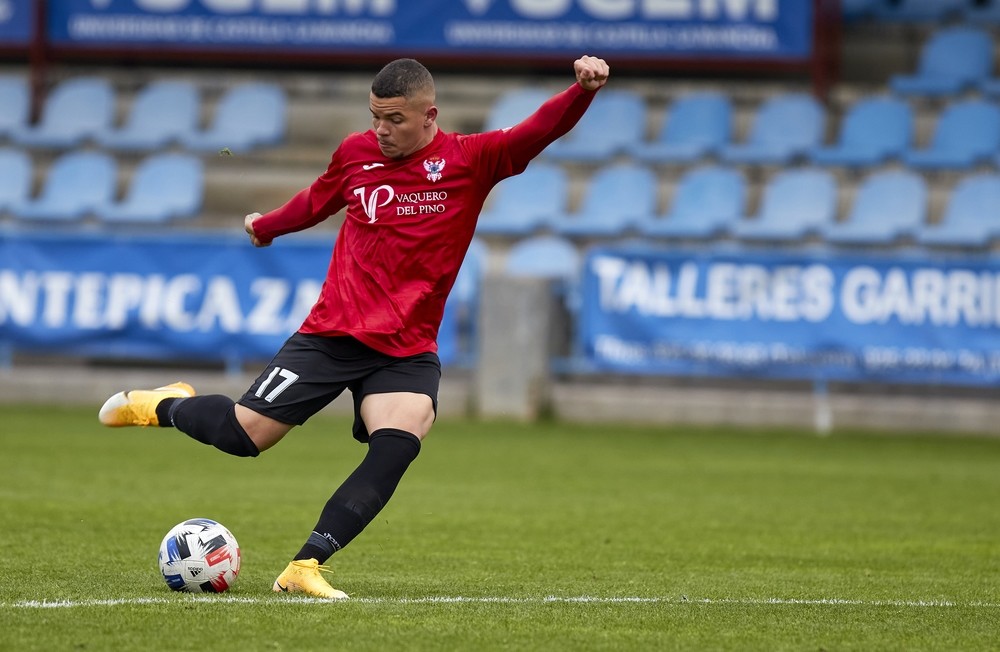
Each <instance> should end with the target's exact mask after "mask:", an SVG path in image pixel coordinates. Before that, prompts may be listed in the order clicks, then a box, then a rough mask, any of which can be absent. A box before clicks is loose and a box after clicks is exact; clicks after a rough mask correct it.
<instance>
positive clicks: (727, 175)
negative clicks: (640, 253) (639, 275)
mask: <svg viewBox="0 0 1000 652" xmlns="http://www.w3.org/2000/svg"><path fill="white" fill-rule="evenodd" d="M746 201H747V183H746V179H745V178H744V176H743V174H742V173H741V172H739V171H738V170H734V169H732V168H725V167H720V166H716V165H709V166H705V167H701V168H693V169H691V170H688V171H687V172H685V173H684V175H683V176H682V177H681V179H680V181H679V182H678V184H677V189H676V191H675V192H674V197H673V201H672V202H671V203H670V208H669V210H668V211H667V212H666V213H664V214H661V215H655V216H652V217H651V218H648V219H646V220H643V221H642V222H641V223H640V224H639V226H638V228H639V232H640V233H641V234H643V235H645V236H649V237H653V238H681V239H709V238H713V237H716V236H719V235H722V234H723V233H724V232H725V231H726V229H727V227H728V225H730V224H732V223H734V222H736V220H738V219H739V218H740V217H741V216H742V215H743V214H744V212H745V210H746Z"/></svg>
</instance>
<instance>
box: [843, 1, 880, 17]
mask: <svg viewBox="0 0 1000 652" xmlns="http://www.w3.org/2000/svg"><path fill="white" fill-rule="evenodd" d="M881 1H882V0H840V15H841V16H842V17H843V19H844V21H846V22H853V21H858V20H864V19H867V18H871V17H872V15H873V14H874V11H875V5H877V4H879V3H880V2H881Z"/></svg>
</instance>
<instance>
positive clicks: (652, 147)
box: [629, 92, 733, 163]
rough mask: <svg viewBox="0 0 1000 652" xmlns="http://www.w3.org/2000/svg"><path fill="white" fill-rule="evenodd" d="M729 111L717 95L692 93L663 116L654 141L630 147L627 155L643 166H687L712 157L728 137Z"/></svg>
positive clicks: (728, 104)
mask: <svg viewBox="0 0 1000 652" xmlns="http://www.w3.org/2000/svg"><path fill="white" fill-rule="evenodd" d="M732 116H733V107H732V103H731V102H730V100H729V98H728V97H727V96H725V95H723V94H721V93H710V92H705V93H692V94H690V95H687V96H684V97H682V98H680V99H678V100H677V101H675V102H674V103H673V104H671V105H670V107H669V109H668V110H667V111H666V112H665V113H664V119H663V121H662V123H661V125H660V130H659V133H658V134H657V137H656V140H654V141H644V142H638V143H634V144H633V145H632V146H631V147H630V148H629V153H630V154H631V155H632V156H633V157H635V158H636V159H638V160H640V161H643V162H645V163H690V162H692V161H696V160H698V159H700V158H702V157H704V156H707V155H709V154H713V153H714V152H715V151H716V150H718V148H719V147H721V146H723V145H725V144H727V143H728V142H729V140H730V138H731V137H732Z"/></svg>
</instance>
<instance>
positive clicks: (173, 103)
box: [97, 81, 201, 151]
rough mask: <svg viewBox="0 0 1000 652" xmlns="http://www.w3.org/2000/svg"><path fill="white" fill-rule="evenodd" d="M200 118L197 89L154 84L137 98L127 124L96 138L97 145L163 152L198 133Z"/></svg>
mask: <svg viewBox="0 0 1000 652" xmlns="http://www.w3.org/2000/svg"><path fill="white" fill-rule="evenodd" d="M200 114H201V106H200V103H199V97H198V89H197V88H196V87H195V85H194V84H193V83H191V82H185V81H157V82H152V83H151V84H149V85H148V86H146V87H145V88H143V89H142V90H141V91H140V92H139V94H138V95H136V98H135V102H134V103H133V105H132V108H131V111H130V112H129V115H128V119H127V120H126V122H125V124H124V125H122V127H121V128H120V129H113V128H111V129H108V130H106V131H103V132H101V133H99V134H97V142H98V144H99V145H101V146H102V147H107V148H108V149H115V150H124V151H150V150H156V149H162V148H164V147H166V146H167V145H170V144H171V143H173V142H175V141H177V140H179V139H180V137H181V136H183V135H184V134H187V133H190V132H193V131H194V130H195V129H197V128H198V120H199V117H200Z"/></svg>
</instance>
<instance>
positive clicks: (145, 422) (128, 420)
mask: <svg viewBox="0 0 1000 652" xmlns="http://www.w3.org/2000/svg"><path fill="white" fill-rule="evenodd" d="M192 396H194V387H191V386H190V385H188V384H187V383H172V384H170V385H165V386H163V387H157V388H156V389H133V390H132V391H130V392H118V393H117V394H115V395H114V396H112V397H111V398H109V399H108V400H107V401H105V402H104V405H103V406H102V407H101V411H100V412H99V413H98V414H97V418H98V419H100V421H101V423H103V424H104V425H106V426H111V427H112V428H121V427H123V426H158V425H160V422H159V421H158V420H157V418H156V406H157V405H159V404H160V401H162V400H163V399H165V398H190V397H192Z"/></svg>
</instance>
